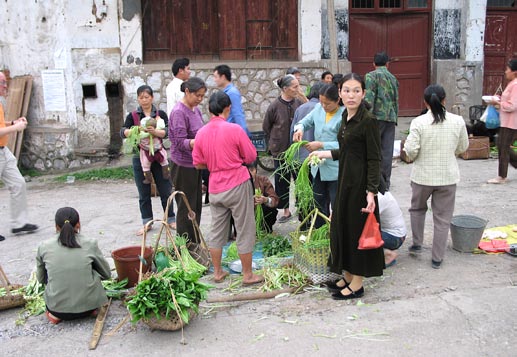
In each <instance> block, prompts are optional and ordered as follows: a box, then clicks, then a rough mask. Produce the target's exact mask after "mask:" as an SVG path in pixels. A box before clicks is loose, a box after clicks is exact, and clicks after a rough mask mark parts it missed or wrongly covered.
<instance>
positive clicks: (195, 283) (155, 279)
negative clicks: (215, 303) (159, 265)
mask: <svg viewBox="0 0 517 357" xmlns="http://www.w3.org/2000/svg"><path fill="white" fill-rule="evenodd" d="M200 277H201V273H199V272H196V271H186V270H182V269H178V267H171V268H166V269H164V270H163V271H161V272H160V273H157V274H152V275H151V276H149V277H148V278H147V279H145V280H142V281H141V282H139V283H138V285H137V286H136V287H135V294H134V295H131V296H130V297H129V298H128V299H127V301H126V304H127V308H128V310H129V312H130V313H131V317H132V320H131V322H133V323H136V322H138V321H139V320H141V319H144V320H145V319H148V318H151V317H156V318H157V319H158V320H159V319H161V318H162V315H163V316H164V317H165V318H166V319H170V318H171V317H172V316H173V315H171V314H179V316H180V317H181V319H182V320H183V321H184V322H185V323H188V322H189V311H190V310H193V311H194V312H196V313H197V312H198V305H199V302H200V301H202V300H205V299H206V297H207V293H208V290H209V289H210V288H211V287H212V286H210V285H208V284H204V283H202V282H200V281H199V278H200Z"/></svg>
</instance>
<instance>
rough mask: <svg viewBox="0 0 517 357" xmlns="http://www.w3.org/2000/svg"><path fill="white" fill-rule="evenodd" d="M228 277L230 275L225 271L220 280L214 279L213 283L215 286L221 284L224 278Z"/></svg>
mask: <svg viewBox="0 0 517 357" xmlns="http://www.w3.org/2000/svg"><path fill="white" fill-rule="evenodd" d="M228 275H230V273H228V272H227V271H225V272H223V276H222V277H221V278H219V279H216V278H215V277H214V283H216V284H219V283H222V282H223V281H224V280H225V279H226V277H227V276H228Z"/></svg>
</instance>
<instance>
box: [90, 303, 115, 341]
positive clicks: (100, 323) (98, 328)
mask: <svg viewBox="0 0 517 357" xmlns="http://www.w3.org/2000/svg"><path fill="white" fill-rule="evenodd" d="M110 305H111V298H110V299H109V300H108V303H107V304H104V305H102V306H101V308H100V310H99V314H98V315H97V320H95V325H93V333H92V338H91V339H90V346H89V347H88V348H89V349H90V350H94V349H95V348H97V344H98V343H99V340H100V338H101V334H102V329H103V328H104V321H106V316H108V310H109V308H110Z"/></svg>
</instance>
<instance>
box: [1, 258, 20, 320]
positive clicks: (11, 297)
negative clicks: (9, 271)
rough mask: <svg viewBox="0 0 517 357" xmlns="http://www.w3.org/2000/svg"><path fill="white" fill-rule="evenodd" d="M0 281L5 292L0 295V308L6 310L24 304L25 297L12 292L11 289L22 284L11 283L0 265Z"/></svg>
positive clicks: (17, 287)
mask: <svg viewBox="0 0 517 357" xmlns="http://www.w3.org/2000/svg"><path fill="white" fill-rule="evenodd" d="M0 283H1V286H2V287H4V288H5V291H6V294H5V296H1V297H0V310H7V309H11V308H13V307H17V306H21V305H24V304H25V298H24V297H23V294H12V293H11V290H16V289H19V288H21V287H23V285H18V284H11V283H10V282H9V279H7V275H5V273H4V270H3V269H2V267H1V266H0Z"/></svg>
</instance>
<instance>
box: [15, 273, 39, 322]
mask: <svg viewBox="0 0 517 357" xmlns="http://www.w3.org/2000/svg"><path fill="white" fill-rule="evenodd" d="M44 292H45V284H41V283H40V282H39V281H38V279H36V273H35V272H32V273H31V276H30V278H29V283H28V284H27V286H25V287H24V288H23V296H24V297H25V301H26V302H25V306H24V307H23V310H22V311H20V313H19V314H18V319H17V320H16V324H17V325H23V324H24V323H25V321H27V319H28V318H29V317H30V316H37V315H41V314H42V313H44V312H45V309H46V305H45V300H44V299H43V293H44Z"/></svg>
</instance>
